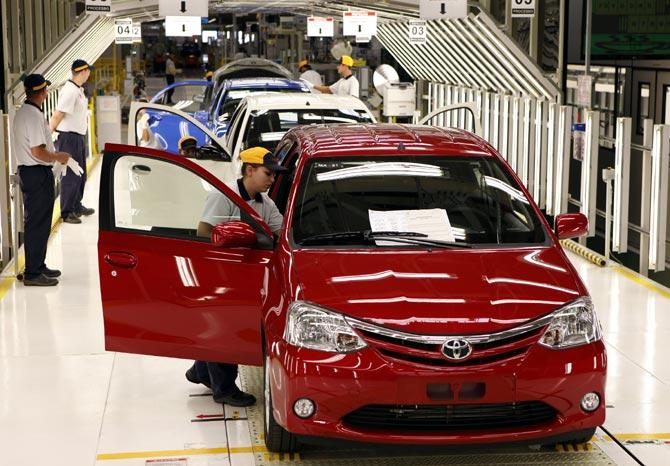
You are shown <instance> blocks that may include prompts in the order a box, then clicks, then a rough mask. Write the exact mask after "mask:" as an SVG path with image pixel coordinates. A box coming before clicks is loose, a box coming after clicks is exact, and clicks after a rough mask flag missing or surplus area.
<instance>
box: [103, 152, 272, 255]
mask: <svg viewBox="0 0 670 466" xmlns="http://www.w3.org/2000/svg"><path fill="white" fill-rule="evenodd" d="M113 177H114V179H113V186H114V194H113V196H114V217H113V220H114V223H113V225H114V226H115V227H116V228H121V229H124V230H134V231H136V232H144V233H145V234H148V235H151V236H162V237H170V238H178V239H187V240H193V241H205V242H207V241H209V238H207V237H199V236H198V235H197V229H198V225H199V223H200V222H203V221H204V222H206V223H209V224H210V225H212V226H214V225H216V224H219V223H223V222H227V221H232V220H242V221H245V222H247V223H249V224H250V225H252V227H254V229H255V230H256V231H261V230H260V226H259V225H256V222H254V221H253V220H252V219H251V218H250V217H248V216H247V215H246V213H244V212H243V213H242V214H241V213H240V209H239V207H237V205H236V204H235V202H234V201H233V200H232V199H230V198H229V197H228V196H227V195H226V194H224V193H223V192H221V191H219V190H218V189H216V188H215V187H214V186H213V185H212V184H210V183H209V182H207V181H206V180H205V179H203V178H201V177H200V176H199V175H197V174H195V173H194V172H192V171H190V170H188V169H187V168H185V167H182V166H180V165H178V164H175V163H172V162H170V161H167V160H161V159H157V158H151V157H143V156H137V155H124V156H121V157H120V158H119V159H118V160H117V161H116V163H115V165H114V171H113Z"/></svg>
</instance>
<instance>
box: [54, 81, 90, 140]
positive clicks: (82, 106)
mask: <svg viewBox="0 0 670 466" xmlns="http://www.w3.org/2000/svg"><path fill="white" fill-rule="evenodd" d="M56 110H58V111H59V112H63V113H64V114H65V116H64V117H63V119H62V120H61V122H60V124H59V125H58V128H56V129H57V130H58V131H62V132H68V131H71V132H74V133H78V134H81V135H85V134H86V129H87V128H88V99H87V98H86V96H85V95H84V88H83V87H81V86H77V85H76V84H75V83H74V82H72V81H68V82H66V83H65V84H64V85H63V87H62V88H61V90H60V91H58V105H56Z"/></svg>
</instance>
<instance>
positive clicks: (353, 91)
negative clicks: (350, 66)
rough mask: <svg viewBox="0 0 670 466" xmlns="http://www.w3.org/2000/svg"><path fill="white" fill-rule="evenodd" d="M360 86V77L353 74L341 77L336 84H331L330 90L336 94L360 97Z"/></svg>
mask: <svg viewBox="0 0 670 466" xmlns="http://www.w3.org/2000/svg"><path fill="white" fill-rule="evenodd" d="M359 87H360V86H359V84H358V79H356V76H354V75H353V74H352V75H349V77H347V78H340V80H339V81H337V82H336V83H335V84H331V85H330V92H332V93H333V94H335V95H352V96H354V97H356V98H358V94H359Z"/></svg>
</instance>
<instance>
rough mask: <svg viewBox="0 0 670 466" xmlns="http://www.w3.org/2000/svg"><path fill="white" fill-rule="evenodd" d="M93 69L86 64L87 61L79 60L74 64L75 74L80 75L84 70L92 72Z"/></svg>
mask: <svg viewBox="0 0 670 466" xmlns="http://www.w3.org/2000/svg"><path fill="white" fill-rule="evenodd" d="M93 68H95V67H94V66H91V65H89V64H88V63H86V60H81V59H77V60H75V61H73V62H72V71H74V72H75V73H79V72H80V71H84V70H92V69H93Z"/></svg>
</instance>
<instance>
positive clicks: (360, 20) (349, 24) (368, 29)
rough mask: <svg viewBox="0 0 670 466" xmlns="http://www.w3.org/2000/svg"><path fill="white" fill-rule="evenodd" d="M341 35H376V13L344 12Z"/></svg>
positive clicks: (361, 11) (365, 11)
mask: <svg viewBox="0 0 670 466" xmlns="http://www.w3.org/2000/svg"><path fill="white" fill-rule="evenodd" d="M342 35H343V36H359V37H371V36H376V35H377V12H376V11H370V10H357V11H345V12H344V13H343V14H342Z"/></svg>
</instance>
